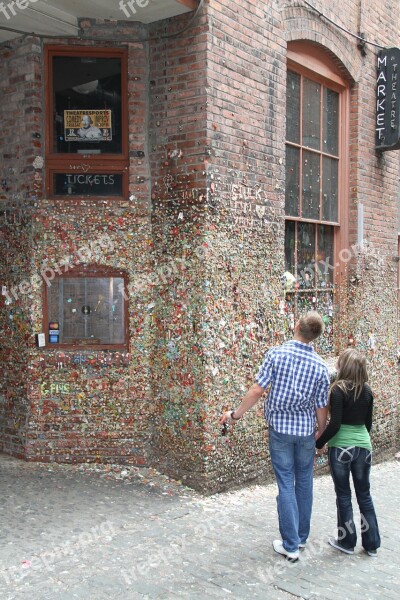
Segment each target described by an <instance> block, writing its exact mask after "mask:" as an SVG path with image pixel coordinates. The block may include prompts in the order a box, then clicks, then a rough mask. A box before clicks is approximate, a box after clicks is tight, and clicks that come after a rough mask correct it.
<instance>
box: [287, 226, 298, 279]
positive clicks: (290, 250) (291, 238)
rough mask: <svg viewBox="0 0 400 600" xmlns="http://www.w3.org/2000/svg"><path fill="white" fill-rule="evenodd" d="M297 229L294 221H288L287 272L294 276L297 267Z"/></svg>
mask: <svg viewBox="0 0 400 600" xmlns="http://www.w3.org/2000/svg"><path fill="white" fill-rule="evenodd" d="M295 227H296V223H295V222H294V221H286V224H285V271H288V272H289V273H291V274H292V275H293V276H295V274H296V267H295V261H294V251H295V243H296V238H295Z"/></svg>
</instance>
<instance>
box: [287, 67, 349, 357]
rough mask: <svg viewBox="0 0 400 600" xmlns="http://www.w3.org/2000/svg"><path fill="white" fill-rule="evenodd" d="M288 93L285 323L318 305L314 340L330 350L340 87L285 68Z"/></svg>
mask: <svg viewBox="0 0 400 600" xmlns="http://www.w3.org/2000/svg"><path fill="white" fill-rule="evenodd" d="M299 63H300V61H299ZM325 72H326V71H325ZM333 88H336V89H333ZM286 99H287V110H286V114H287V118H286V189H285V211H286V217H287V220H286V227H285V269H286V272H285V276H284V285H285V292H286V308H285V310H286V314H287V316H288V320H287V324H288V329H293V326H294V323H295V320H296V319H297V317H298V316H299V314H301V313H303V312H304V311H306V310H318V311H319V312H320V314H321V315H322V316H323V319H324V321H325V325H326V329H325V332H326V333H325V335H324V336H323V339H322V338H321V340H320V341H319V342H318V345H319V348H320V349H321V350H324V351H327V352H329V351H331V350H332V349H333V310H334V281H335V277H334V269H335V264H336V263H335V232H336V230H337V229H338V225H339V208H338V206H339V173H340V168H341V163H340V159H341V157H340V153H339V150H340V147H341V145H340V144H341V142H340V135H339V133H340V123H341V119H343V115H342V116H341V115H340V89H337V85H336V86H335V85H333V86H330V85H329V82H328V81H326V80H325V79H323V78H321V77H319V76H318V74H316V77H315V79H314V78H313V76H312V75H311V74H310V72H309V70H308V71H307V74H306V73H305V71H304V70H303V69H302V68H299V69H298V72H297V67H296V68H294V69H291V68H289V70H288V73H287V88H286Z"/></svg>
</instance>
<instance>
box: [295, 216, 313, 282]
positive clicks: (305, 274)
mask: <svg viewBox="0 0 400 600" xmlns="http://www.w3.org/2000/svg"><path fill="white" fill-rule="evenodd" d="M297 277H298V280H299V284H300V289H307V288H311V287H314V286H315V225H314V224H313V223H298V224H297Z"/></svg>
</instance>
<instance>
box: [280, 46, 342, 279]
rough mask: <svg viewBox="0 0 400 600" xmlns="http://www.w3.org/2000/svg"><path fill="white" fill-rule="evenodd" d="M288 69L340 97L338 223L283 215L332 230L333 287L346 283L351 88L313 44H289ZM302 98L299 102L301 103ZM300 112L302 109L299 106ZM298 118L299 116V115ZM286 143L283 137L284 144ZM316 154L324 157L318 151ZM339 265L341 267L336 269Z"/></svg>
mask: <svg viewBox="0 0 400 600" xmlns="http://www.w3.org/2000/svg"><path fill="white" fill-rule="evenodd" d="M287 70H288V71H293V72H295V73H298V74H299V75H302V76H304V77H307V78H309V79H311V80H313V81H316V82H317V83H320V84H321V85H323V86H325V87H328V88H329V89H332V90H334V91H336V92H338V94H339V114H340V121H339V132H338V133H339V145H338V160H339V165H338V220H337V222H336V221H335V222H333V221H324V220H316V219H308V218H302V217H292V216H289V215H285V222H286V221H289V220H290V221H297V222H306V223H315V224H316V225H331V226H333V227H334V257H333V263H334V265H335V267H336V268H335V271H334V278H333V279H334V284H335V286H340V285H341V284H343V283H344V282H345V268H344V265H343V268H340V266H341V264H340V260H339V254H340V250H341V249H343V248H347V247H348V244H349V238H348V221H349V203H348V181H349V171H348V165H349V151H348V140H349V115H350V88H349V84H348V82H347V81H346V80H345V79H344V77H343V75H342V74H341V73H340V71H339V69H338V67H337V66H336V65H335V63H334V61H333V59H331V58H330V57H329V56H328V54H327V53H323V52H322V51H321V47H318V46H316V45H313V44H311V43H309V42H304V41H297V42H290V43H289V45H288V50H287ZM301 101H302V98H301V99H300V103H301ZM300 109H301V107H300ZM300 119H301V113H300ZM286 144H287V141H286V137H285V145H286ZM290 146H292V147H297V146H298V147H303V145H302V140H300V144H299V145H297V144H293V143H292V142H290ZM318 152H319V154H321V153H322V155H325V154H326V153H324V152H322V149H320V150H319V151H318ZM299 167H300V173H299V181H300V186H301V182H302V165H301V164H300V165H299ZM338 265H340V266H338Z"/></svg>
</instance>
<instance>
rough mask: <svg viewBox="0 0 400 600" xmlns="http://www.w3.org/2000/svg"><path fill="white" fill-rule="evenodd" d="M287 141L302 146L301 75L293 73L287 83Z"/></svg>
mask: <svg viewBox="0 0 400 600" xmlns="http://www.w3.org/2000/svg"><path fill="white" fill-rule="evenodd" d="M286 139H287V140H288V141H289V142H294V143H295V144H300V75H297V73H292V72H291V71H288V74H287V82H286Z"/></svg>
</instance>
